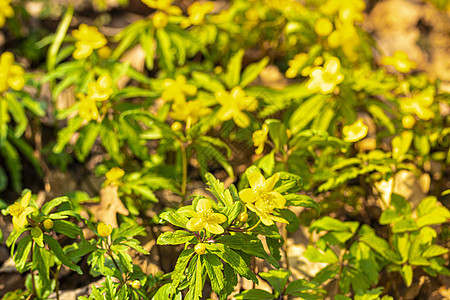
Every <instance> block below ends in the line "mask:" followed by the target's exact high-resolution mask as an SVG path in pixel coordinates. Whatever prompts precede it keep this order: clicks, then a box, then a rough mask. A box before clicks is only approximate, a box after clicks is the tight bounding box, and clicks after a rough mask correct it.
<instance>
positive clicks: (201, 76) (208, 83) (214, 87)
mask: <svg viewBox="0 0 450 300" xmlns="http://www.w3.org/2000/svg"><path fill="white" fill-rule="evenodd" d="M191 75H192V79H193V80H194V81H195V83H196V85H197V86H198V87H201V88H203V89H205V90H207V91H210V92H213V93H214V92H217V91H223V90H225V87H224V86H223V84H222V83H220V81H218V80H217V79H215V78H213V77H212V76H210V75H208V74H206V73H201V72H197V71H193V72H192V74H191Z"/></svg>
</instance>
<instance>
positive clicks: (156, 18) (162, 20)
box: [153, 11, 168, 28]
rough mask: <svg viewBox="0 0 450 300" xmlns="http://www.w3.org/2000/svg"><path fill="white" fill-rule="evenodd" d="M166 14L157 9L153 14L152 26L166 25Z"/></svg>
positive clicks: (162, 26) (161, 26)
mask: <svg viewBox="0 0 450 300" xmlns="http://www.w3.org/2000/svg"><path fill="white" fill-rule="evenodd" d="M167 22H168V20H167V15H166V14H165V13H163V12H162V11H159V12H157V13H155V14H154V15H153V27H155V28H164V27H166V25H167Z"/></svg>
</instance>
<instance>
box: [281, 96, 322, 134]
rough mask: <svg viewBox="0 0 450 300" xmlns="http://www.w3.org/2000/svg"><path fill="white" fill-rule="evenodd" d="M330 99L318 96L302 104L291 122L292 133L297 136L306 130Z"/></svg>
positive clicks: (292, 116)
mask: <svg viewBox="0 0 450 300" xmlns="http://www.w3.org/2000/svg"><path fill="white" fill-rule="evenodd" d="M328 98H330V97H329V96H325V95H320V94H318V95H315V96H312V97H311V98H309V99H308V100H306V101H305V102H303V103H302V104H300V106H298V108H297V109H296V110H295V111H294V113H293V114H292V115H291V118H290V120H289V128H290V129H291V131H292V133H293V134H296V133H298V132H299V131H300V130H302V129H303V128H305V127H306V125H308V124H309V123H310V122H311V121H312V120H313V119H314V118H315V117H316V116H317V115H318V114H319V112H320V111H321V109H322V107H323V106H324V105H325V103H326V100H327V99H328Z"/></svg>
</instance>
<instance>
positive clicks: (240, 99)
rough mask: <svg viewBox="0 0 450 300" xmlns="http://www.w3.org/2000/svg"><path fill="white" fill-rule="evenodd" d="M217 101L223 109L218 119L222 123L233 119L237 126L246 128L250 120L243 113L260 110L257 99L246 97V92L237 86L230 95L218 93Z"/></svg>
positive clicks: (220, 110) (224, 92) (223, 92)
mask: <svg viewBox="0 0 450 300" xmlns="http://www.w3.org/2000/svg"><path fill="white" fill-rule="evenodd" d="M215 96H216V100H217V102H219V104H220V105H222V107H221V108H220V109H219V111H218V112H217V117H218V118H219V120H221V121H227V120H230V119H233V120H234V122H235V123H236V125H237V126H239V127H242V128H245V127H248V125H250V118H249V117H248V116H247V115H246V114H245V113H244V112H243V111H244V110H246V111H255V110H256V108H258V101H257V100H256V98H255V97H252V96H246V95H245V92H244V90H243V89H242V88H241V87H239V86H237V87H234V88H233V89H232V90H231V91H230V92H229V93H228V92H226V91H217V92H216V94H215Z"/></svg>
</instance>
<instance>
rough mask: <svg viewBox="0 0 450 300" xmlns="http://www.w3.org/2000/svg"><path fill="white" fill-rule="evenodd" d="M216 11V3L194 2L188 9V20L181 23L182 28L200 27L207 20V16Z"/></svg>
mask: <svg viewBox="0 0 450 300" xmlns="http://www.w3.org/2000/svg"><path fill="white" fill-rule="evenodd" d="M213 9H214V3H212V2H209V1H208V2H205V3H200V2H194V3H192V4H191V5H190V6H189V7H188V9H187V13H188V18H187V19H185V20H183V21H182V22H181V24H180V25H181V28H186V27H189V26H191V25H199V24H201V23H202V22H203V20H204V19H205V16H206V14H208V13H210V12H212V11H213Z"/></svg>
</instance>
